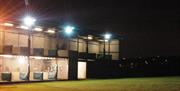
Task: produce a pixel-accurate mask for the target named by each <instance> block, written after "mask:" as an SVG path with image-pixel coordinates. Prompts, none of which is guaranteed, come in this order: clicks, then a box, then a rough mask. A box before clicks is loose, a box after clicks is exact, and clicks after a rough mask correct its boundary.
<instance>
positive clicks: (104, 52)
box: [103, 39, 106, 60]
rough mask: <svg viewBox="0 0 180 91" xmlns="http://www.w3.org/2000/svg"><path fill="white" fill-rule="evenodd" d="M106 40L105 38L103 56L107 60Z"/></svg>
mask: <svg viewBox="0 0 180 91" xmlns="http://www.w3.org/2000/svg"><path fill="white" fill-rule="evenodd" d="M105 48H106V40H105V39H104V48H103V58H104V60H105V55H106V49H105Z"/></svg>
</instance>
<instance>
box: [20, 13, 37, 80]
mask: <svg viewBox="0 0 180 91" xmlns="http://www.w3.org/2000/svg"><path fill="white" fill-rule="evenodd" d="M35 22H36V19H35V18H33V17H31V16H26V17H25V18H24V19H23V23H24V24H25V25H26V26H28V55H27V56H28V73H27V80H28V81H29V80H30V55H31V32H32V26H33V25H34V24H35Z"/></svg>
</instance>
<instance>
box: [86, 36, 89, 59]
mask: <svg viewBox="0 0 180 91" xmlns="http://www.w3.org/2000/svg"><path fill="white" fill-rule="evenodd" d="M88 47H89V41H88V36H87V40H86V61H88V58H87V55H88V53H89V48H88Z"/></svg>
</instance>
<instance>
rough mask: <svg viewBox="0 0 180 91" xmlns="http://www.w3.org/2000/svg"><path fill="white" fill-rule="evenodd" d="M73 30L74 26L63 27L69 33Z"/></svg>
mask: <svg viewBox="0 0 180 91" xmlns="http://www.w3.org/2000/svg"><path fill="white" fill-rule="evenodd" d="M73 30H74V27H72V26H67V27H65V33H66V34H71V33H72V32H73Z"/></svg>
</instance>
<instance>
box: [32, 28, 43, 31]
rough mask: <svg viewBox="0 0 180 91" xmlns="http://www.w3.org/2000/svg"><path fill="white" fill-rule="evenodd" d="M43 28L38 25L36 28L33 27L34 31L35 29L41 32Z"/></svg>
mask: <svg viewBox="0 0 180 91" xmlns="http://www.w3.org/2000/svg"><path fill="white" fill-rule="evenodd" d="M42 30H43V29H42V28H40V27H36V28H34V31H37V32H41V31H42Z"/></svg>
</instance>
